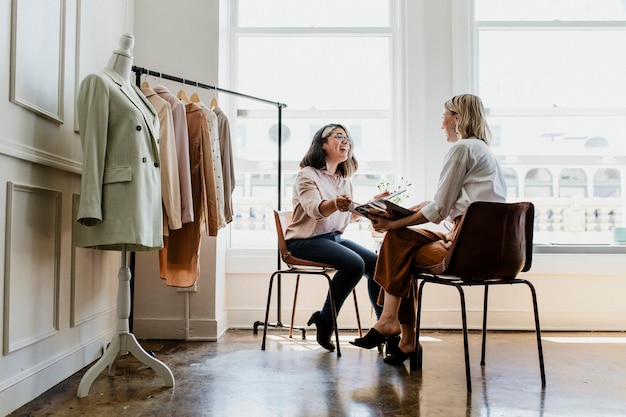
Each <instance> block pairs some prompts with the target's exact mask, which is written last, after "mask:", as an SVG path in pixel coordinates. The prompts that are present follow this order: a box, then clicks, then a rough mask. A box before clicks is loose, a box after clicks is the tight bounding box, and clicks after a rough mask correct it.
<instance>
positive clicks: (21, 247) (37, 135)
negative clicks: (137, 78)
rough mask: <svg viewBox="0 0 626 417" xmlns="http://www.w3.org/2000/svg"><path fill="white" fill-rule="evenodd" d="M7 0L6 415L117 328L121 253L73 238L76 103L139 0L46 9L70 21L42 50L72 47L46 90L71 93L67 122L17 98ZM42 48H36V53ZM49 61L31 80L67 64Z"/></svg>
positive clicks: (3, 107) (2, 365) (3, 18)
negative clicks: (12, 88) (12, 94)
mask: <svg viewBox="0 0 626 417" xmlns="http://www.w3.org/2000/svg"><path fill="white" fill-rule="evenodd" d="M60 3H61V2H58V3H57V4H60ZM1 4H2V8H1V9H0V28H2V29H0V30H1V31H2V36H1V37H0V39H1V40H2V41H1V42H0V61H1V62H3V63H4V65H2V66H0V80H2V81H3V82H2V83H0V97H2V99H0V114H2V123H1V124H0V166H1V167H2V169H1V170H0V190H1V191H0V216H1V217H2V220H0V250H1V251H2V252H1V253H4V254H5V256H4V257H2V258H0V270H3V271H4V272H5V273H4V276H3V279H2V281H3V285H0V311H2V312H3V313H2V318H3V320H2V323H3V325H2V332H0V341H1V345H2V354H1V355H0V415H5V414H7V413H9V412H11V411H13V410H14V409H16V408H18V407H19V406H21V405H22V404H24V403H26V402H28V401H30V400H32V399H33V398H35V397H37V396H38V395H39V394H41V393H43V392H44V391H46V390H48V389H50V388H51V387H52V386H54V385H56V384H57V383H59V382H61V381H62V380H64V379H66V378H67V377H69V376H70V375H72V374H74V373H75V372H77V371H79V370H80V369H82V368H83V367H85V366H86V365H88V364H89V363H91V362H92V361H94V360H95V359H97V358H98V357H99V356H100V355H101V353H102V350H103V349H104V347H105V346H106V344H107V343H108V342H109V341H110V340H111V338H112V335H113V331H114V329H115V324H116V316H117V315H116V294H117V272H118V269H119V266H120V262H121V258H120V255H119V253H117V252H105V251H95V250H89V249H81V248H77V249H75V250H74V248H73V245H72V226H73V223H74V217H75V216H74V215H73V212H72V211H73V200H74V197H75V195H78V194H79V193H80V172H81V169H82V151H81V145H80V137H79V135H78V134H77V133H76V132H75V125H76V122H75V118H74V101H75V92H76V86H77V85H78V83H79V82H80V80H81V79H82V77H84V76H85V75H86V74H88V73H90V72H94V71H100V70H101V69H102V68H103V67H104V65H105V64H106V62H107V60H108V59H109V57H110V54H111V52H112V51H113V50H114V49H116V48H117V47H118V41H119V38H120V35H121V34H122V33H124V32H126V31H132V26H131V25H130V23H132V3H131V2H129V1H126V0H113V1H106V2H104V1H101V2H93V1H80V0H66V1H65V9H64V12H63V15H64V26H63V25H61V24H60V18H61V10H60V9H57V10H58V13H57V14H55V15H49V16H45V18H46V19H49V20H50V19H57V18H58V19H59V20H55V24H58V27H64V29H65V38H64V41H62V42H61V47H60V48H58V49H59V51H58V52H59V53H58V54H56V52H57V51H56V50H55V49H54V48H52V49H50V48H48V49H45V50H41V49H40V50H39V51H38V52H37V53H41V54H46V55H47V56H52V57H53V58H54V56H55V55H56V56H57V57H60V56H63V55H62V54H61V53H62V52H64V60H63V61H62V63H63V66H62V70H60V71H59V72H60V74H61V76H60V77H59V80H60V83H59V84H60V85H62V88H61V89H60V90H61V92H60V94H57V91H56V90H55V89H52V90H51V91H52V93H51V91H49V90H46V89H45V88H42V89H41V91H40V94H41V96H40V97H39V98H40V99H41V100H42V101H43V102H48V101H52V102H58V99H59V98H60V99H62V101H63V106H62V107H61V111H60V112H59V113H60V115H61V119H62V120H61V122H62V123H57V122H56V121H52V120H50V119H49V118H47V117H42V116H41V115H39V114H36V113H35V112H34V111H32V110H30V109H27V108H25V107H23V106H20V105H17V104H15V103H13V102H10V101H9V80H10V65H9V62H10V61H11V5H12V2H11V0H2V2H1ZM22 4H23V2H22ZM48 4H53V3H52V2H51V3H48ZM79 6H80V7H79ZM37 10H38V9H34V8H31V9H28V8H22V9H21V10H18V16H19V18H20V19H21V20H20V21H23V22H30V20H29V19H28V18H27V17H26V16H27V15H25V14H23V13H27V12H36V11H37ZM57 15H58V16H57ZM24 19H25V20H24ZM24 25H27V23H24ZM53 26H54V25H53ZM18 29H19V27H18ZM57 32H59V31H58V29H57ZM54 36H59V33H52V34H48V33H39V34H37V33H36V34H35V36H34V38H35V39H39V41H40V42H41V43H42V44H43V43H45V40H47V39H48V38H47V37H54ZM59 38H60V37H59ZM39 46H40V45H37V44H33V45H30V48H32V50H35V51H37V48H38V47H39ZM24 52H25V51H24V50H23V49H22V50H21V53H24ZM38 57H39V55H37V56H35V57H34V58H33V59H34V60H35V61H37V58H38ZM57 59H58V58H57ZM18 61H19V60H18ZM44 62H49V61H45V60H42V61H41V62H40V66H32V65H31V66H29V67H28V71H26V70H22V71H20V76H22V77H26V76H31V77H33V78H31V79H27V80H28V81H30V82H32V83H33V84H37V82H39V81H40V80H42V79H47V76H48V75H49V74H50V73H54V72H56V71H58V68H59V67H58V66H56V65H54V66H52V67H51V66H46V65H44ZM52 82H53V83H54V84H56V82H57V80H56V79H55V78H53V79H52ZM34 104H35V103H34ZM8 184H13V186H12V188H9V186H8Z"/></svg>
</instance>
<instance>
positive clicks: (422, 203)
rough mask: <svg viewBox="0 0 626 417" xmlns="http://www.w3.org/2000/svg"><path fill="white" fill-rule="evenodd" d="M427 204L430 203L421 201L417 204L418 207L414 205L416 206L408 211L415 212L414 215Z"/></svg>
mask: <svg viewBox="0 0 626 417" xmlns="http://www.w3.org/2000/svg"><path fill="white" fill-rule="evenodd" d="M428 203H430V201H423V202H421V203H419V204H418V205H416V206H412V207H409V210H411V211H414V212H416V213H417V212H418V211H420V210H421V209H422V208H424V207H425V206H427V205H428Z"/></svg>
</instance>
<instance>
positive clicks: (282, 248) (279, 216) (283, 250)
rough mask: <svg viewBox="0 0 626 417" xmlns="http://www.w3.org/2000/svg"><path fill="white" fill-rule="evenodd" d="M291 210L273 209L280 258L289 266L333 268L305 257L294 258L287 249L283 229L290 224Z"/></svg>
mask: <svg viewBox="0 0 626 417" xmlns="http://www.w3.org/2000/svg"><path fill="white" fill-rule="evenodd" d="M292 216H293V212H291V211H277V210H274V221H275V223H276V236H277V237H278V251H279V253H280V258H281V259H282V260H283V262H285V263H286V264H287V265H288V266H289V267H292V266H315V267H320V268H333V266H332V265H330V264H324V263H319V262H313V261H307V260H306V259H301V258H296V257H295V256H293V255H292V254H291V252H289V249H287V242H286V241H285V231H286V230H287V226H289V225H290V224H291V218H292Z"/></svg>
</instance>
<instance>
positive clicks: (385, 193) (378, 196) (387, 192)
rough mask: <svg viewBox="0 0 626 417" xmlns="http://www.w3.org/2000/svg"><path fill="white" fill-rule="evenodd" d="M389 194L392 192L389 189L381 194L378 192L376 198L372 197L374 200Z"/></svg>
mask: <svg viewBox="0 0 626 417" xmlns="http://www.w3.org/2000/svg"><path fill="white" fill-rule="evenodd" d="M389 194H391V193H390V192H389V191H383V192H382V193H380V194H376V195H375V196H374V198H372V200H378V199H379V198H383V197H387V196H388V195H389Z"/></svg>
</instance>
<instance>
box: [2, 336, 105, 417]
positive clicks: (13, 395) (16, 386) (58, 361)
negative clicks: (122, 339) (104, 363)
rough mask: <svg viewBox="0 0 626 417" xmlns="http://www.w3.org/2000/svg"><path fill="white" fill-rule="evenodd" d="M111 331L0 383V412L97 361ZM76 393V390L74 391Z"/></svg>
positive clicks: (8, 410) (33, 396)
mask: <svg viewBox="0 0 626 417" xmlns="http://www.w3.org/2000/svg"><path fill="white" fill-rule="evenodd" d="M112 337H113V332H110V333H107V334H106V335H103V336H100V337H98V338H96V339H94V340H93V341H91V342H89V343H87V344H85V345H82V346H79V347H78V348H76V349H73V350H72V351H70V352H65V353H63V354H59V355H56V356H55V357H53V358H49V359H48V360H47V361H45V362H40V363H37V365H36V366H35V367H33V368H29V369H25V370H24V371H23V372H21V373H19V374H17V375H15V376H14V377H12V378H10V379H9V380H5V381H2V385H0V415H3V416H4V415H7V414H9V413H11V412H13V411H15V410H16V409H18V408H20V407H21V406H23V405H24V404H26V403H28V402H29V401H32V400H34V399H35V398H37V397H38V396H39V395H41V394H43V393H44V392H46V391H47V390H49V389H50V388H51V387H53V386H55V385H56V384H58V383H60V382H61V381H63V380H65V379H67V378H69V377H70V376H72V375H74V374H75V373H76V372H78V371H80V370H81V369H83V368H85V367H86V366H87V365H89V364H91V363H93V362H94V361H95V360H97V359H98V358H99V357H100V356H102V353H103V352H104V349H105V347H106V345H107V343H109V342H110V341H111V338H112ZM77 395H78V393H77Z"/></svg>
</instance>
